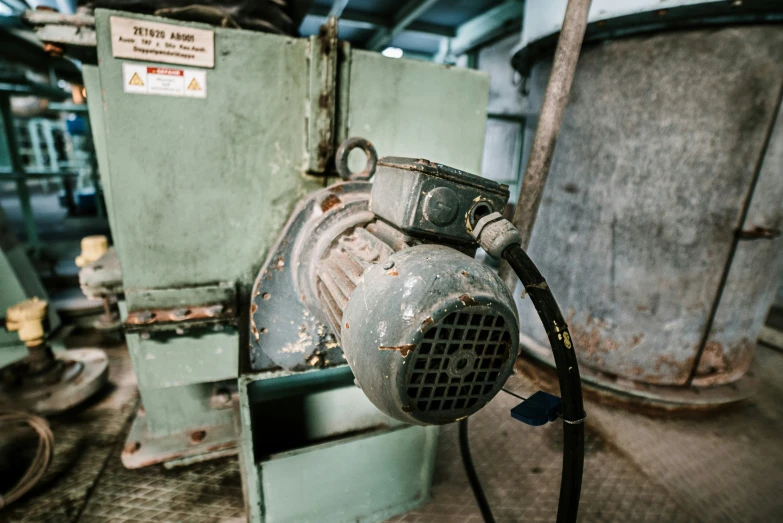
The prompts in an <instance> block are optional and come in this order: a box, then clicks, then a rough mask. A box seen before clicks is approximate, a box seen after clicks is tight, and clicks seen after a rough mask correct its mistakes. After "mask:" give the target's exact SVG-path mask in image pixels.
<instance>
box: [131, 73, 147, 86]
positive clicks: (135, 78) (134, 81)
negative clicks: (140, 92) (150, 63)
mask: <svg viewBox="0 0 783 523" xmlns="http://www.w3.org/2000/svg"><path fill="white" fill-rule="evenodd" d="M128 85H144V82H142V81H141V76H139V73H133V76H131V79H130V82H128Z"/></svg>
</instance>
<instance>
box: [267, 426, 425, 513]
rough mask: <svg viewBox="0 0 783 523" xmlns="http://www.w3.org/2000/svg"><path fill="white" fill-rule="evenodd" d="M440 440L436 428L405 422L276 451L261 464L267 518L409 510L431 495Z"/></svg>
mask: <svg viewBox="0 0 783 523" xmlns="http://www.w3.org/2000/svg"><path fill="white" fill-rule="evenodd" d="M436 440H437V428H436V427H418V426H404V427H399V428H396V429H391V430H386V431H381V432H379V433H371V434H367V435H361V436H356V437H353V438H349V439H344V440H341V441H339V442H332V443H325V444H322V445H316V446H314V447H311V448H309V449H306V450H303V451H301V450H297V451H292V452H288V453H285V454H281V455H278V456H274V457H272V459H270V460H269V461H265V462H262V463H261V466H260V468H261V478H262V484H263V489H264V509H265V510H264V519H263V521H265V523H278V522H298V523H304V522H317V523H331V522H355V521H356V522H369V521H382V520H384V519H387V518H389V517H391V516H393V515H396V514H400V513H402V512H406V511H408V510H411V509H412V508H414V507H415V506H417V505H418V504H420V503H422V502H423V501H424V500H426V499H427V497H428V493H429V485H430V482H431V478H432V466H431V463H432V462H433V459H434V456H435V447H436ZM325 478H328V481H327V483H328V484H329V485H331V488H324V485H325Z"/></svg>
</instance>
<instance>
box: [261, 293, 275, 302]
mask: <svg viewBox="0 0 783 523" xmlns="http://www.w3.org/2000/svg"><path fill="white" fill-rule="evenodd" d="M261 297H262V298H263V299H265V300H268V299H269V298H271V297H272V295H271V294H269V293H268V292H265V293H264V294H262V295H261Z"/></svg>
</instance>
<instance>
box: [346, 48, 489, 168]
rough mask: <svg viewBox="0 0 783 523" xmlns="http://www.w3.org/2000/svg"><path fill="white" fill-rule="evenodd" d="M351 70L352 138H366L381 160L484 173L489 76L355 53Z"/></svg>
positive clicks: (378, 55) (452, 68) (424, 63)
mask: <svg viewBox="0 0 783 523" xmlns="http://www.w3.org/2000/svg"><path fill="white" fill-rule="evenodd" d="M350 68H351V71H350V79H351V80H350V90H351V92H350V94H349V97H350V110H349V114H348V124H347V126H348V133H347V134H348V136H363V137H365V138H367V139H368V140H370V141H371V142H372V143H373V145H375V148H376V150H377V151H378V155H379V156H410V157H414V158H427V159H428V160H432V161H434V162H439V163H443V164H446V165H449V166H451V167H455V168H457V169H462V170H465V171H468V172H470V173H476V174H480V172H481V156H482V154H483V149H484V130H485V126H486V121H487V102H488V96H489V76H488V75H487V74H486V73H484V72H481V71H475V70H471V69H459V68H455V67H451V66H446V65H437V64H432V63H427V62H422V61H419V60H405V59H394V58H387V57H385V56H383V55H381V54H379V53H371V52H368V51H357V50H354V51H353V52H352V53H351V63H350ZM352 167H353V165H352Z"/></svg>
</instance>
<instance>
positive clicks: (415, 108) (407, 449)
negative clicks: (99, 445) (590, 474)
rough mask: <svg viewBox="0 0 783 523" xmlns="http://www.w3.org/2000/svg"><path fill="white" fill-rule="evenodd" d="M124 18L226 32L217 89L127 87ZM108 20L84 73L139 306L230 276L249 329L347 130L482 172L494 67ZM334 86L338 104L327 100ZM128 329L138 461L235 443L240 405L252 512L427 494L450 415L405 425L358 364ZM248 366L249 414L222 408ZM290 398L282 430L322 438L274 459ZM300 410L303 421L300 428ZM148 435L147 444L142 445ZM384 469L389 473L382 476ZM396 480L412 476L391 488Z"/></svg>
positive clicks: (390, 504)
mask: <svg viewBox="0 0 783 523" xmlns="http://www.w3.org/2000/svg"><path fill="white" fill-rule="evenodd" d="M111 16H124V17H131V18H137V19H140V20H155V21H158V22H165V23H169V24H175V25H186V26H194V27H203V28H207V29H210V30H214V32H215V56H216V60H215V67H214V69H206V78H207V93H208V95H207V98H206V99H193V98H177V97H168V96H154V95H138V94H128V93H125V92H124V91H123V84H122V82H123V76H122V64H123V63H124V62H126V61H125V60H120V59H116V58H114V57H113V56H112V53H111V35H110V32H109V18H110V17H111ZM95 20H96V35H97V52H98V57H99V58H100V62H99V63H100V65H98V66H89V65H86V66H85V68H84V78H85V84H86V86H87V91H88V98H87V100H88V104H89V106H90V117H91V126H92V128H93V130H94V131H95V144H96V150H97V153H98V154H97V159H98V164H99V167H100V172H101V177H102V178H101V180H102V184H103V187H104V192H105V195H106V203H107V212H108V217H109V221H110V225H111V228H112V232H113V236H114V239H115V246H116V248H117V253H118V255H119V258H120V263H121V265H122V270H123V286H124V288H125V293H126V298H127V307H128V310H130V311H140V310H152V309H160V308H166V307H169V308H170V307H187V306H193V305H197V304H199V303H207V302H213V301H215V300H217V299H218V298H217V297H216V294H215V293H216V292H218V291H217V290H216V289H218V290H219V289H224V290H225V289H231V293H232V294H231V297H232V298H231V299H233V300H234V302H235V304H236V308H237V310H238V311H239V316H240V318H239V321H238V325H243V321H246V320H245V319H243V317H246V315H247V314H248V312H249V302H250V299H249V298H250V297H249V290H250V286H251V284H252V281H253V279H254V278H255V276H256V272H257V271H258V268H259V266H260V265H261V263H262V262H263V261H264V259H265V257H266V255H267V251H268V250H269V248H270V247H271V246H272V245H273V242H274V241H275V239H276V237H277V234H278V231H279V230H280V229H281V228H282V226H283V224H284V223H285V222H286V220H287V219H288V217H289V214H290V212H291V210H292V209H293V207H294V205H295V204H296V202H297V201H298V200H299V199H300V197H302V196H303V195H305V194H307V193H308V192H310V191H312V190H314V189H316V188H318V187H321V186H322V185H323V184H324V183H325V181H326V180H328V179H329V176H324V175H328V167H327V164H328V162H327V163H324V162H323V158H322V157H317V158H316V157H314V155H322V154H323V153H324V150H323V147H319V146H321V145H322V143H326V144H327V145H328V146H329V147H330V148H331V150H332V154H333V150H334V148H336V145H337V144H338V143H339V142H340V141H342V140H344V139H345V138H347V137H349V136H356V135H359V136H363V137H366V138H368V139H369V140H371V141H372V142H373V144H374V145H375V147H376V149H377V150H378V151H379V153H380V154H381V155H383V154H399V155H405V156H415V157H427V158H430V159H432V160H434V161H439V162H443V163H447V164H449V165H452V166H454V167H456V168H460V169H464V170H467V171H472V172H477V171H478V170H479V169H480V166H481V155H482V151H483V141H484V128H485V124H486V105H487V97H488V85H489V83H488V78H487V76H486V75H485V74H483V73H480V72H476V71H470V70H460V69H453V68H448V67H444V66H440V65H435V64H428V63H424V62H419V61H412V60H394V59H389V58H385V57H383V56H381V55H380V54H377V53H371V52H367V51H357V50H352V49H351V48H350V46H349V45H347V44H345V43H341V44H339V45H340V46H341V47H342V49H341V51H342V52H340V53H339V54H338V53H336V52H335V53H332V54H329V55H327V54H324V53H323V52H319V51H318V49H320V48H321V47H322V46H320V45H319V44H320V43H321V42H320V41H319V40H318V39H317V37H312V38H310V39H293V38H288V37H284V36H279V35H270V34H263V33H258V32H250V31H243V30H233V29H222V28H212V27H208V26H203V25H200V24H191V23H183V22H177V21H174V20H161V19H159V18H155V17H148V16H142V15H136V14H129V13H119V12H114V11H108V10H102V9H98V10H96V13H95ZM326 48H329V46H326ZM338 57H339V58H338ZM336 58H338V59H337V60H335V59H336ZM132 63H135V64H140V63H141V64H143V63H144V62H132ZM150 65H153V64H152V63H150ZM170 67H177V66H170ZM182 67H187V66H182ZM323 93H328V94H329V97H328V98H330V103H332V104H333V106H331V107H327V108H325V111H324V112H321V113H318V114H315V112H314V108H316V107H320V106H321V104H320V100H321V97H320V95H321V94H323ZM324 116H326V117H324ZM308 172H322V174H321V176H313V175H308V174H306V173H308ZM227 296H228V295H223V296H222V297H221V298H220V299H221V300H223V301H225V300H226V299H228V298H227ZM127 338H128V345H129V349H130V352H131V356H132V360H133V364H134V369H135V371H136V375H137V377H138V383H139V389H140V393H141V398H142V403H143V405H144V415H143V416H140V417H139V418H137V421H138V420H139V419H143V428H142V427H141V422H139V423H137V424H135V425H134V428H138V430H137V431H135V432H134V431H133V430H132V437H131V438H129V441H128V445H126V451H127V450H128V449H130V450H135V453H136V458H134V459H136V462H135V463H136V464H137V466H138V465H139V464H141V465H143V464H147V462H145V460H144V459H143V458H141V457H138V456H139V455H140V454H143V453H144V452H145V449H147V448H148V447H149V446H150V445H152V446H153V447H154V446H155V445H158V446H159V450H161V451H164V450H165V452H169V454H170V455H169V459H171V458H173V457H185V458H186V459H187V460H190V459H193V453H192V452H191V453H190V454H188V455H187V456H185V455H183V454H182V453H180V454H179V455H177V456H174V454H177V452H176V448H175V447H176V445H177V442H182V443H181V444H182V445H184V446H188V447H189V448H190V451H192V450H193V446H194V445H193V439H192V437H193V436H194V435H196V434H198V433H199V432H200V431H206V432H207V436H206V439H205V440H204V442H205V443H209V442H210V441H209V440H210V437H211V436H210V435H211V434H214V433H219V436H215V437H216V438H218V439H219V441H212V443H215V444H220V445H223V446H222V447H221V448H223V449H225V443H226V441H225V437H226V433H225V431H224V427H225V426H226V424H227V423H228V422H229V420H230V419H231V418H232V417H233V422H234V423H236V424H237V426H239V427H241V431H242V442H241V455H242V457H243V463H245V466H244V467H243V472H244V476H245V482H246V487H247V490H246V492H247V499H248V504H249V507H250V510H249V514H250V515H251V519H253V520H261V519H263V520H265V521H302V520H308V519H309V520H313V521H348V520H350V521H355V520H361V521H371V520H377V519H382V518H385V517H388V516H391V515H393V514H396V513H399V512H402V511H404V510H408V509H410V508H411V507H412V506H414V505H415V504H417V503H420V502H421V501H423V500H424V499H425V498H426V496H427V492H428V488H429V482H430V476H431V473H432V460H433V459H434V453H435V445H436V435H437V429H435V428H422V427H408V426H402V425H400V424H399V423H398V422H395V421H393V420H391V419H389V418H387V417H385V416H384V415H382V414H381V413H380V412H379V411H377V409H375V407H374V406H373V405H372V404H371V403H370V402H369V401H368V400H367V399H366V397H365V396H364V394H363V393H362V392H361V390H359V389H358V388H356V387H355V386H354V385H353V378H352V376H351V374H350V370H349V369H348V368H347V367H343V368H340V369H332V370H329V371H326V370H322V371H315V372H311V373H307V374H306V376H305V375H304V374H290V373H289V374H285V373H263V374H250V375H246V374H242V375H240V374H239V373H238V368H239V365H240V363H239V361H238V359H240V358H239V356H240V355H241V354H242V350H243V348H242V346H241V339H242V338H243V336H242V332H241V331H240V330H237V328H235V327H233V326H224V328H223V329H222V330H219V331H217V332H216V331H212V330H209V329H201V330H199V331H187V330H186V331H184V332H183V333H177V332H175V331H168V332H158V331H154V330H150V331H149V332H141V333H131V334H128V337H127ZM334 373H336V374H334ZM238 376H240V379H239V382H238V389H239V398H240V401H239V402H238V403H239V405H240V406H239V409H238V410H239V413H240V414H239V416H236V415H235V414H234V411H232V410H230V409H226V408H225V406H224V405H223V406H221V408H216V407H215V406H214V402H213V401H212V398H211V394H212V392H213V391H214V390H215V388H217V387H220V386H221V384H227V383H231V381H232V380H236V378H237V377H238ZM335 376H337V377H338V378H339V379H337V381H336V382H335V381H334V379H335ZM299 380H303V381H302V382H301V383H300V382H299ZM234 383H236V382H234ZM292 384H293V385H297V384H303V385H304V386H303V387H300V386H298V385H297V386H292ZM286 402H288V403H286ZM290 402H293V405H298V407H296V408H292V409H291V410H289V411H285V410H283V412H288V414H290V416H287V417H285V418H283V419H278V420H277V421H276V422H275V423H276V425H274V426H276V427H278V428H279V427H288V428H291V427H300V428H302V431H301V432H298V434H299V435H300V436H302V437H304V438H305V439H304V440H302V441H300V442H299V443H298V444H297V445H295V446H293V447H292V448H287V449H285V450H284V451H278V452H275V453H274V454H273V455H264V452H265V450H264V449H265V448H266V447H265V445H264V444H263V438H261V439H259V437H260V435H261V434H263V433H264V432H265V431H267V430H268V429H267V428H266V427H269V425H268V424H267V421H265V419H264V416H263V415H262V413H263V412H264V408H263V407H259V406H264V405H266V406H269V405H284V404H288V405H291V404H292V403H290ZM297 409H299V410H297ZM302 409H303V410H302ZM297 412H298V413H299V415H298V418H297V419H298V421H297V422H296V423H298V424H294V425H289V423H291V422H292V419H293V416H294V414H295V413H297ZM137 425H138V426H137ZM181 435H185V436H187V435H190V436H191V439H188V437H180V436H181ZM135 436H141V437H145V438H146V440H145V441H144V442H141V444H140V445H136V444H137V443H139V441H134V440H133V437H135ZM177 438H179V439H177ZM220 438H223V439H220ZM325 438H328V439H329V441H325ZM357 456H362V458H361V459H357ZM147 457H149V456H147ZM379 467H384V468H388V471H389V472H388V474H387V473H384V475H378V474H377V470H378V468H379ZM295 471H300V472H295ZM301 471H307V474H306V475H304V476H301V474H302V472H301ZM295 474H300V476H296V475H295ZM311 474H312V475H311ZM327 474H339V475H340V482H341V483H340V485H339V486H338V485H334V486H330V485H328V484H327V485H321V487H320V490H318V492H313V494H312V496H313V497H312V500H313V501H308V499H307V498H306V497H305V498H302V497H301V495H299V494H297V493H296V492H297V490H296V489H297V487H296V485H295V483H296V480H295V479H293V478H295V477H300V478H302V480H303V481H304V480H307V481H312V480H313V478H318V477H323V476H325V475H327ZM308 478H309V479H308ZM390 480H392V481H394V482H395V484H398V483H399V484H400V485H404V487H402V488H397V489H396V490H394V491H390V489H389V488H388V487H389V486H390V483H389V481H390ZM367 488H370V489H371V490H372V492H371V495H369V496H368V495H367ZM340 492H344V493H345V495H343V494H340ZM346 496H347V497H346ZM315 501H317V503H316V502H315Z"/></svg>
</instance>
